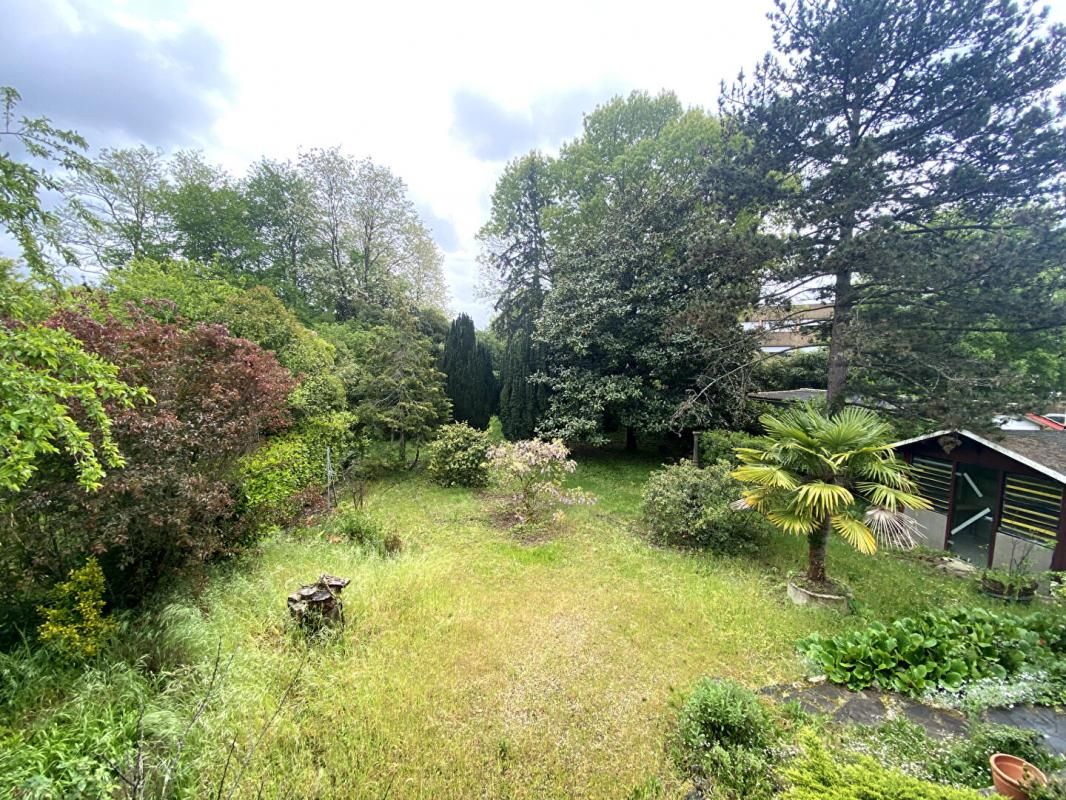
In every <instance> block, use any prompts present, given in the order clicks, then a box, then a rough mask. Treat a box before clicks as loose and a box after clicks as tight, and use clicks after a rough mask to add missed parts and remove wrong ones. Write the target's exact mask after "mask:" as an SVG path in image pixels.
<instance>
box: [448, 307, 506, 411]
mask: <svg viewBox="0 0 1066 800" xmlns="http://www.w3.org/2000/svg"><path fill="white" fill-rule="evenodd" d="M442 367H443V370H444V374H445V376H446V378H445V390H446V391H447V393H448V397H449V399H450V400H451V401H452V416H453V418H454V419H455V421H456V422H466V423H468V424H470V425H472V426H473V427H475V428H478V429H480V430H485V429H486V428H487V427H488V426H489V417H491V416H492V413H493V411H495V410H496V399H497V397H498V396H499V390H498V388H497V386H496V376H495V375H494V374H493V371H492V356H491V355H489V351H488V349H487V348H486V347H485V345H483V344H481V343H480V342H479V341H477V334H476V333H475V331H474V321H473V320H472V319H470V317H468V316H467V315H466V314H460V315H459V316H458V317H456V318H455V319H454V320H453V321H452V324H451V328H450V329H449V331H448V338H447V339H446V340H445V342H444V357H443V359H442Z"/></svg>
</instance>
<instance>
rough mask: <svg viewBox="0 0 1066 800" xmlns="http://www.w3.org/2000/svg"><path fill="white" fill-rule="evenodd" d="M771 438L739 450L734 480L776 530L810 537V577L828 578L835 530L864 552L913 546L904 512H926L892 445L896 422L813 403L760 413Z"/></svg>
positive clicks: (818, 580) (746, 500) (749, 505)
mask: <svg viewBox="0 0 1066 800" xmlns="http://www.w3.org/2000/svg"><path fill="white" fill-rule="evenodd" d="M759 420H760V422H762V424H763V427H764V428H765V429H766V436H764V437H762V438H760V439H757V440H756V441H755V443H754V444H753V445H752V446H751V447H741V448H738V449H737V456H738V457H739V458H740V461H741V466H740V467H738V468H737V469H735V470H734V471H733V473H732V474H733V477H735V478H737V480H740V481H742V482H744V483H747V484H749V485H750V486H751V487H753V488H749V489H748V490H746V491H745V492H744V493H743V495H742V499H741V503H742V504H743V505H744V506H745V507H747V508H751V509H754V510H756V511H758V512H760V513H761V514H763V515H765V516H766V518H767V519H768V520H769V521H770V522H771V523H772V524H773V525H774V526H775V527H777V528H780V529H781V530H783V531H785V532H786V533H790V534H793V535H797V536H805V537H807V541H808V545H809V546H808V564H807V575H806V577H807V580H809V581H811V582H812V583H824V582H825V581H826V571H825V551H826V542H827V541H828V539H829V535H830V533H833V532H835V533H836V534H837V535H839V536H840V537H841V538H843V539H844V541H846V542H848V544H850V545H852V546H853V547H854V548H855V549H856V550H858V551H860V552H862V553H873V552H874V551H876V550H877V544H878V541H879V540H880V541H881V542H884V543H888V544H892V545H896V546H900V547H909V546H912V545H913V544H914V541H913V532H914V530H915V529H916V528H915V523H914V521H913V520H911V519H910V517H908V516H907V515H906V514H905V513H904V511H905V509H908V508H909V509H927V508H930V505H929V502H928V501H927V500H925V499H923V498H922V497H921V496H919V495H918V493H917V487H916V486H915V484H914V482H913V481H912V480H911V479H910V477H909V474H908V468H907V465H906V464H905V463H904V462H902V461H900V460H899V459H898V458H897V457H896V455H895V453H894V451H893V449H892V446H891V444H890V443H889V434H890V428H889V426H888V425H887V424H886V423H885V422H883V421H882V420H881V419H880V418H879V417H878V416H877V415H876V414H874V413H873V412H871V411H867V410H866V409H863V408H856V407H848V408H846V409H844V410H843V411H840V412H838V413H836V414H832V415H828V416H827V415H825V414H823V413H821V412H820V411H818V410H817V409H815V408H814V407H812V406H804V407H800V408H795V409H788V410H786V411H783V412H781V413H780V414H778V415H776V416H775V415H772V414H764V415H763V416H762V417H760V418H759Z"/></svg>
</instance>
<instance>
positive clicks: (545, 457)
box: [489, 439, 593, 525]
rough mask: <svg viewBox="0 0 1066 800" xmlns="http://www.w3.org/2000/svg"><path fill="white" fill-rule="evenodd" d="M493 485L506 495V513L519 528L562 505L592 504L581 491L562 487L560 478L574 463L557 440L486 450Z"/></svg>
mask: <svg viewBox="0 0 1066 800" xmlns="http://www.w3.org/2000/svg"><path fill="white" fill-rule="evenodd" d="M489 464H490V468H491V470H492V472H491V476H492V480H493V482H494V483H495V484H496V485H497V486H499V487H500V488H501V489H503V490H504V491H505V493H506V499H507V502H508V506H509V508H508V513H509V514H510V516H511V518H512V519H513V520H514V521H515V522H516V523H517V524H519V525H525V524H535V523H538V522H542V521H544V520H545V519H547V518H548V517H549V516H552V514H553V513H554V514H558V513H559V507H560V506H562V505H572V504H574V503H591V502H592V501H593V499H592V497H591V496H590V495H588V494H585V493H584V492H582V491H581V490H580V489H571V490H567V489H564V488H563V479H564V478H565V477H566V476H567V475H568V474H570V473H572V472H573V471H574V470H575V469H577V464H576V463H575V462H574V461H572V460H571V459H570V451H569V450H568V449H567V448H566V445H564V444H563V443H562V441H561V440H560V439H555V440H553V441H551V442H545V441H543V440H541V439H526V440H523V441H519V442H507V443H504V444H499V445H496V446H495V447H492V448H491V449H490V450H489Z"/></svg>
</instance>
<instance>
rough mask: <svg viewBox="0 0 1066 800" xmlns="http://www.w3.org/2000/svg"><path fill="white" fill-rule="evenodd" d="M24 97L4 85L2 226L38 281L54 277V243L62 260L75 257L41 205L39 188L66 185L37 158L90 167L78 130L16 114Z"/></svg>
mask: <svg viewBox="0 0 1066 800" xmlns="http://www.w3.org/2000/svg"><path fill="white" fill-rule="evenodd" d="M21 101H22V97H21V96H20V95H19V93H18V92H17V91H15V89H13V88H12V87H10V86H0V120H2V122H3V127H2V128H0V142H3V144H4V147H5V148H18V149H19V150H20V151H21V156H22V157H21V158H20V157H19V155H20V154H19V153H17V152H16V153H15V154H13V153H12V149H5V150H4V151H3V152H0V225H2V226H3V228H4V230H5V231H7V232H8V233H9V234H10V235H11V238H13V239H14V240H15V242H16V243H17V244H18V246H19V249H20V250H21V253H22V259H23V261H24V262H25V263H26V266H28V267H29V268H30V271H31V272H32V273H33V274H34V276H36V277H37V278H39V279H42V280H48V281H51V282H54V281H55V274H54V271H53V269H52V265H51V264H50V263H49V261H48V259H47V257H46V249H47V247H48V246H53V247H54V248H55V249H56V250H57V251H58V252H59V255H60V257H61V258H62V260H63V261H66V262H71V261H73V260H74V258H75V255H74V253H73V252H72V251H71V250H70V248H68V247H66V246H65V245H64V244H63V243H62V241H61V240H60V236H59V219H58V218H57V216H56V215H55V214H54V213H52V212H51V211H48V210H47V209H45V207H44V206H43V205H42V204H41V198H40V192H41V191H42V190H44V191H58V190H59V189H60V188H61V186H62V183H61V181H60V180H59V179H57V178H56V177H55V176H53V175H51V174H50V173H48V172H47V171H45V169H44V168H43V167H41V166H35V165H34V164H33V163H31V160H32V161H36V162H44V163H52V164H55V165H57V166H59V167H60V168H62V169H64V170H69V171H71V172H75V173H76V172H80V171H83V170H86V169H88V168H89V161H88V159H87V158H86V157H85V156H84V155H82V151H83V150H85V149H86V148H87V147H88V145H87V144H86V142H85V140H84V139H83V138H82V137H81V136H79V135H78V134H77V133H75V132H74V131H67V130H61V129H59V128H56V127H54V126H53V125H52V123H51V121H50V120H49V119H48V118H47V117H35V118H30V117H16V116H15V109H16V108H17V107H18V104H19V103H20V102H21Z"/></svg>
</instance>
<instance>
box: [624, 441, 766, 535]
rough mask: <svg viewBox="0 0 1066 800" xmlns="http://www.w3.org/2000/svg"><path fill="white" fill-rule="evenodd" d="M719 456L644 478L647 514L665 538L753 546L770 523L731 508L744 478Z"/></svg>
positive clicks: (647, 522) (650, 526)
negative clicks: (704, 463)
mask: <svg viewBox="0 0 1066 800" xmlns="http://www.w3.org/2000/svg"><path fill="white" fill-rule="evenodd" d="M729 469H730V467H729V465H728V464H727V463H726V462H718V463H716V464H712V465H711V466H708V467H705V468H703V469H700V468H699V467H695V466H693V464H692V462H690V461H682V462H680V463H678V464H673V465H670V466H667V467H664V468H663V469H661V470H658V471H656V472H653V473H652V474H651V475H650V476H649V477H648V482H647V483H646V484H644V492H643V497H642V500H641V515H642V518H643V521H644V527H645V529H646V530H647V531H648V533H649V534H650V535H651V537H652V539H653V540H654V541H656V542H659V543H661V544H669V545H681V546H689V547H707V548H709V549H711V550H716V551H723V552H728V551H735V550H739V549H743V548H745V547H750V546H751V544H752V542H753V541H754V540H755V539H756V538H757V537H758V535H759V534H760V533H763V532H764V531H765V528H766V527H768V526H766V523H765V522H763V521H762V519H761V518H759V517H758V516H755V515H752V514H748V513H745V512H742V511H735V510H733V509H732V508H730V503H731V501H732V500H734V499H735V498H736V495H737V493H738V491H739V489H740V484H739V483H738V482H737V481H736V479H735V478H733V477H731V476H730V474H729Z"/></svg>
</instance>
